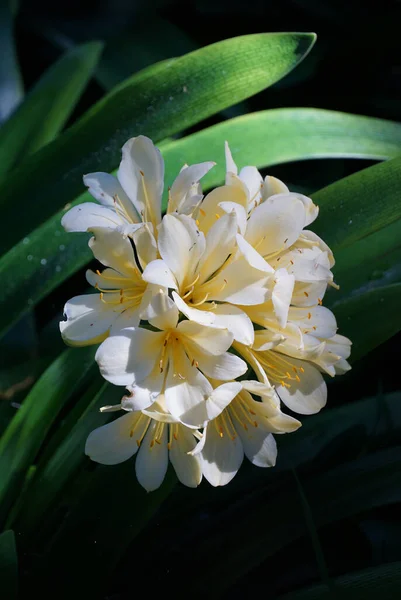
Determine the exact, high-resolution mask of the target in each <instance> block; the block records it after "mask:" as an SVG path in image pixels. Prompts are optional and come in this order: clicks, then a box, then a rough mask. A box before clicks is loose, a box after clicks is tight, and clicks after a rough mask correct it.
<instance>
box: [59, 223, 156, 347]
mask: <svg viewBox="0 0 401 600" xmlns="http://www.w3.org/2000/svg"><path fill="white" fill-rule="evenodd" d="M91 231H92V233H94V237H92V238H91V239H90V240H89V247H90V248H91V250H92V252H93V254H94V256H95V258H97V259H98V260H99V261H100V262H101V263H102V264H103V265H104V266H106V267H107V268H106V269H105V270H104V271H103V272H100V271H96V273H94V272H93V271H90V270H89V271H87V273H86V277H87V280H88V282H89V283H90V284H91V285H93V286H94V287H95V289H96V290H98V292H99V293H98V294H85V295H83V296H76V297H75V298H72V299H71V300H69V301H68V302H67V303H66V305H65V307H64V315H65V317H66V319H67V320H66V321H61V322H60V331H61V335H62V337H63V339H64V341H65V342H66V343H67V344H69V345H72V346H86V345H89V344H96V343H100V342H101V341H103V340H104V339H105V338H106V337H107V336H108V335H109V333H110V331H111V330H113V331H118V330H119V329H122V328H124V327H126V326H127V325H134V326H136V325H138V324H139V321H140V320H141V318H143V316H144V315H146V314H147V311H148V305H149V303H151V301H152V297H153V295H154V294H155V293H159V292H160V286H152V285H148V284H147V282H146V281H144V280H143V279H142V273H141V271H142V270H143V268H146V265H147V264H148V262H149V261H152V260H154V259H155V258H156V252H157V250H156V245H155V243H154V238H153V236H152V234H151V233H150V232H149V230H147V229H146V228H142V229H140V230H138V231H137V232H136V233H135V234H134V235H133V238H132V243H130V241H129V240H128V239H126V238H124V237H123V236H122V235H120V233H119V232H118V231H116V230H112V229H105V228H92V230H91Z"/></svg>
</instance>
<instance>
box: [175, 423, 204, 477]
mask: <svg viewBox="0 0 401 600" xmlns="http://www.w3.org/2000/svg"><path fill="white" fill-rule="evenodd" d="M170 427H174V425H173V426H171V425H170ZM176 427H177V429H176V428H175V427H174V429H175V431H176V436H177V439H176V438H174V437H172V438H171V444H170V461H171V464H172V465H173V467H174V470H175V472H176V475H177V477H178V479H179V480H180V481H181V483H182V484H184V485H186V486H187V487H191V488H195V487H197V486H198V485H199V484H200V482H201V479H202V467H201V462H200V459H199V457H198V456H193V455H191V454H188V453H189V452H191V451H192V450H193V449H194V448H195V446H196V441H195V438H194V436H193V434H192V431H191V430H190V429H188V428H187V427H185V426H184V425H177V426H176Z"/></svg>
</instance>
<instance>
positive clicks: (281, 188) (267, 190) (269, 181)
mask: <svg viewBox="0 0 401 600" xmlns="http://www.w3.org/2000/svg"><path fill="white" fill-rule="evenodd" d="M289 191H290V190H289V189H288V187H287V186H286V185H285V183H283V182H282V181H280V179H277V177H272V176H271V175H267V176H266V177H265V180H264V183H263V189H262V197H263V200H267V199H268V198H270V196H275V195H276V194H288V193H289Z"/></svg>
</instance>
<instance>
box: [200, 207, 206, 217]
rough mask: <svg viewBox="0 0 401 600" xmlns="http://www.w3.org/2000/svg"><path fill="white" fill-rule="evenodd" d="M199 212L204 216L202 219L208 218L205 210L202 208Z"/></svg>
mask: <svg viewBox="0 0 401 600" xmlns="http://www.w3.org/2000/svg"><path fill="white" fill-rule="evenodd" d="M199 212H200V214H201V215H202V217H206V213H205V211H204V210H203V208H200V209H199Z"/></svg>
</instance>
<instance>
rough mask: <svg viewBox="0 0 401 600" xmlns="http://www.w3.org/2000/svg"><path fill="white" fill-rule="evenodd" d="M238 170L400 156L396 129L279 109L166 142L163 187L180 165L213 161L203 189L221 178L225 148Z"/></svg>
mask: <svg viewBox="0 0 401 600" xmlns="http://www.w3.org/2000/svg"><path fill="white" fill-rule="evenodd" d="M226 140H227V141H228V142H229V145H230V148H231V151H232V154H233V157H234V160H235V161H236V162H237V164H238V167H243V166H246V165H254V166H256V167H259V168H264V167H268V166H272V165H276V164H282V163H286V162H290V161H296V160H305V159H311V158H340V157H341V158H366V159H375V160H381V159H387V158H394V157H395V156H397V155H398V154H400V153H401V124H399V123H395V122H393V121H386V120H384V119H373V118H371V117H362V116H358V115H351V114H347V113H342V112H336V111H331V110H322V109H317V108H278V109H273V110H266V111H261V112H255V113H251V114H249V115H244V116H241V117H237V118H235V119H231V120H229V121H225V122H223V123H219V124H218V125H214V126H213V127H209V128H207V129H204V130H203V131H199V132H197V133H194V134H192V135H190V136H188V137H185V138H182V139H180V140H177V141H174V142H171V143H170V144H168V145H167V146H166V147H165V151H164V155H165V157H166V161H167V167H168V179H167V184H168V185H171V184H172V182H173V180H174V177H175V174H176V173H177V172H178V170H179V169H180V168H181V167H182V165H183V164H185V163H188V164H191V163H197V162H202V161H206V160H214V161H215V162H216V163H217V165H216V166H215V167H214V168H213V169H212V170H211V171H210V172H209V173H208V175H207V176H206V177H205V178H204V179H203V180H202V182H206V187H211V186H214V185H218V184H221V183H222V182H223V181H224V177H225V160H224V142H225V141H226Z"/></svg>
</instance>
